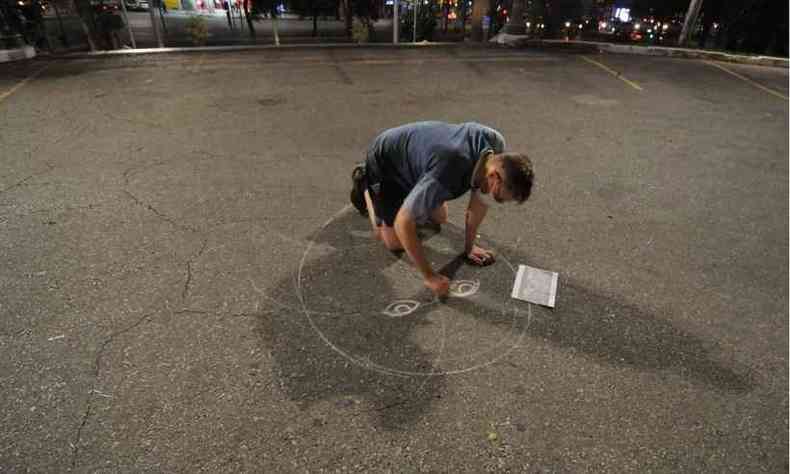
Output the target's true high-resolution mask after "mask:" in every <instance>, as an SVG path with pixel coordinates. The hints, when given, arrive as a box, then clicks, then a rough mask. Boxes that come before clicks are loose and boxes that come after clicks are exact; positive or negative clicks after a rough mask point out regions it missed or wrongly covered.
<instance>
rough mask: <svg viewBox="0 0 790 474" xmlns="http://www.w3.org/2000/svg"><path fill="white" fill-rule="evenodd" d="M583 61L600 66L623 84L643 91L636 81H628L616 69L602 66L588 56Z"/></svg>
mask: <svg viewBox="0 0 790 474" xmlns="http://www.w3.org/2000/svg"><path fill="white" fill-rule="evenodd" d="M582 59H584V60H585V61H587V62H588V63H590V64H594V65H596V66H598V67H599V68H601V69H603V70H604V71H606V72H608V73H609V74H611V75H613V76H614V77H616V78H618V79H620V80H622V81H623V82H625V83H626V84H628V85H629V86H631V87H633V88H634V89H636V90H638V91H641V90H642V88H641V87H640V86H639V84H637V83H636V82H634V81H630V80H628V79H626V78H625V77H624V76H623V75H622V74H620V73H619V72H617V71H615V70H614V69H611V68H609V67H608V66H606V65H604V64H601V63H599V62H598V61H596V60H594V59H590V58H588V57H587V56H582Z"/></svg>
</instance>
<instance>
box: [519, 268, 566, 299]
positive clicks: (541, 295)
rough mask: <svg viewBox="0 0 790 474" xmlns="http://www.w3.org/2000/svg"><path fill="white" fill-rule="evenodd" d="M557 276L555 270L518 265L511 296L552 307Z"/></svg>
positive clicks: (555, 294) (555, 293)
mask: <svg viewBox="0 0 790 474" xmlns="http://www.w3.org/2000/svg"><path fill="white" fill-rule="evenodd" d="M557 278H558V274H557V273H556V272H551V271H548V270H541V269H540V268H534V267H530V266H527V265H519V266H518V272H517V273H516V283H515V284H514V285H513V293H512V294H511V296H512V297H513V298H516V299H519V300H524V301H528V302H530V303H535V304H539V305H542V306H548V307H550V308H553V307H554V302H555V300H556V297H557Z"/></svg>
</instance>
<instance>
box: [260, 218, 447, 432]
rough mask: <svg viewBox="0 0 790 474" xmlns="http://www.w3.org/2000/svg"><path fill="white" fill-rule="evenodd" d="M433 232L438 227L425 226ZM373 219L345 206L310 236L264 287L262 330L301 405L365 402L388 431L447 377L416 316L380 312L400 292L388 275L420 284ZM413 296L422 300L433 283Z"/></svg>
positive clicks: (419, 409) (280, 376)
mask: <svg viewBox="0 0 790 474" xmlns="http://www.w3.org/2000/svg"><path fill="white" fill-rule="evenodd" d="M427 233H428V235H427V236H426V237H428V238H429V237H430V235H431V234H432V233H431V232H430V231H427ZM369 234H370V224H369V223H368V221H367V219H366V218H364V219H363V218H362V217H360V216H358V215H356V214H355V213H353V212H351V211H349V212H345V213H343V214H342V215H341V216H339V217H338V218H336V219H334V220H332V221H331V222H330V223H329V224H328V225H327V226H325V227H323V228H321V229H320V230H319V231H317V232H316V233H315V234H314V235H313V236H311V237H310V241H311V242H312V244H311V246H310V248H309V249H308V251H307V252H306V253H305V255H304V260H303V261H302V262H297V266H296V268H294V271H293V273H292V274H291V275H289V277H287V278H285V279H283V280H281V281H279V282H278V283H277V284H275V285H274V286H272V287H270V288H266V289H261V290H260V293H261V299H260V302H259V303H260V307H261V308H266V310H265V311H263V312H262V313H261V314H260V315H259V317H258V324H257V329H258V332H259V334H260V336H261V338H262V340H263V342H264V344H265V345H266V346H267V347H268V348H269V349H270V350H271V353H272V357H273V360H274V366H275V368H274V376H275V378H276V382H275V383H277V384H278V385H279V387H280V388H281V389H282V390H283V391H284V393H285V394H286V395H287V397H288V398H289V399H291V400H293V401H296V402H300V403H302V404H303V405H304V407H305V408H307V407H308V406H310V405H312V404H315V403H319V402H331V403H333V404H335V405H336V406H337V407H338V408H339V409H352V407H353V406H354V405H355V404H356V403H357V402H360V401H362V399H364V400H366V401H367V402H369V403H366V404H365V406H366V407H367V406H372V408H370V411H371V413H372V414H374V415H375V416H376V417H377V418H378V419H379V421H380V424H381V425H382V426H383V427H384V428H386V429H400V428H404V427H408V426H410V425H412V424H414V423H416V422H417V420H419V419H420V418H421V417H422V416H423V415H424V414H425V412H426V411H427V410H428V408H429V406H430V404H431V403H432V401H433V400H434V399H435V398H437V397H441V389H442V387H443V386H444V383H445V382H444V377H442V376H439V375H435V374H434V375H432V374H431V373H432V372H434V370H433V365H432V360H433V359H434V356H433V355H432V354H430V353H429V352H427V351H425V350H423V349H422V348H421V347H420V346H419V345H418V344H416V343H415V342H414V341H413V340H412V337H411V336H412V334H413V333H414V332H415V327H416V326H419V325H421V324H425V321H424V320H422V319H420V318H390V317H386V316H384V315H382V310H384V309H385V308H384V306H385V305H386V303H387V302H390V301H394V300H398V299H401V298H402V297H403V294H400V293H399V292H398V291H397V289H395V288H393V287H392V281H393V280H395V281H397V280H398V279H399V278H402V279H403V280H404V281H405V282H406V286H407V287H408V288H414V289H418V288H420V287H421V285H422V283H421V281H420V280H419V279H418V278H417V277H416V273H415V271H414V270H413V269H411V268H408V266H404V264H403V258H408V257H404V256H403V255H402V254H393V253H391V252H388V251H387V250H386V249H384V246H383V244H382V243H381V242H378V241H374V240H373V239H372V237H371V236H370V235H369ZM418 293H419V294H417V295H412V296H414V297H415V298H417V299H419V300H420V301H421V302H422V303H428V302H430V301H431V300H432V296H431V295H430V294H429V292H428V291H427V290H425V291H422V292H418Z"/></svg>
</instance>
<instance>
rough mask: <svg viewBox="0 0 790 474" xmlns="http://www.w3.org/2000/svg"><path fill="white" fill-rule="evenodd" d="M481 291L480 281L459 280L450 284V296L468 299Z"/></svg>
mask: <svg viewBox="0 0 790 474" xmlns="http://www.w3.org/2000/svg"><path fill="white" fill-rule="evenodd" d="M479 289H480V281H479V280H458V281H453V282H452V283H450V295H451V296H457V297H459V298H466V297H467V296H472V295H473V294H475V293H477V290H479Z"/></svg>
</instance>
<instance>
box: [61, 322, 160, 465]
mask: <svg viewBox="0 0 790 474" xmlns="http://www.w3.org/2000/svg"><path fill="white" fill-rule="evenodd" d="M152 316H153V313H150V314H146V315H144V316H142V317H141V318H140V319H138V320H137V321H135V322H134V324H132V325H130V326H128V327H126V328H124V329H121V330H120V331H116V332H114V333H112V334H110V336H109V337H108V338H107V339H106V340H105V341H104V342H102V344H101V345H100V346H99V348H98V349H97V350H96V357H95V359H94V367H93V376H94V378H95V380H94V384H93V388H91V390H90V391H89V392H88V399H87V400H86V402H85V412H84V414H83V415H82V421H81V422H80V425H79V426H78V427H77V432H76V434H75V436H74V442H73V443H71V450H72V451H71V468H72V469H75V468H76V467H77V462H78V459H79V452H80V441H81V439H82V430H83V429H84V428H85V426H86V425H87V424H88V419H89V418H90V416H91V410H92V409H93V395H94V394H95V393H97V392H98V391H97V390H96V381H98V380H99V375H100V374H101V358H102V354H103V353H104V350H105V349H106V348H107V346H108V345H110V343H112V341H113V340H114V339H115V338H116V337H118V336H120V335H122V334H124V333H127V332H129V331H131V330H132V329H134V328H136V327H138V326H140V325H141V324H143V322H145V321H147V320H150V319H151V317H152Z"/></svg>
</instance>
